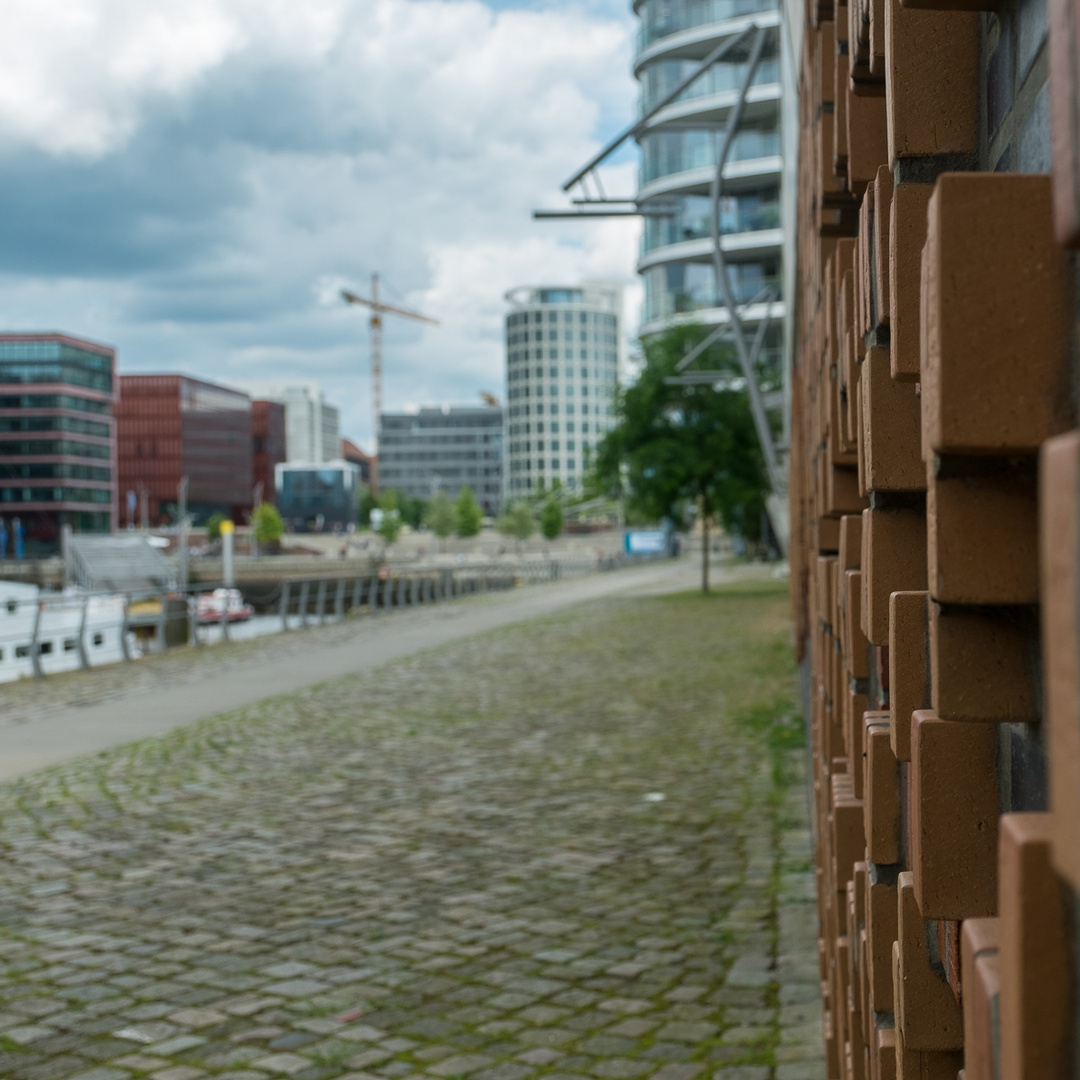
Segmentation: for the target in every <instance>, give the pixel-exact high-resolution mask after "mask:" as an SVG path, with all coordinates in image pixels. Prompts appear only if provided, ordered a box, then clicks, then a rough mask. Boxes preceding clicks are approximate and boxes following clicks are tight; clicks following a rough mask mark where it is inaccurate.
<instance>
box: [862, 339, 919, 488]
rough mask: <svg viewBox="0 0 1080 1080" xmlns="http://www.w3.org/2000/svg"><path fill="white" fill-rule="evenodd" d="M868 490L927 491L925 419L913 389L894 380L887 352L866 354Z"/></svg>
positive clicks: (876, 349) (876, 350) (864, 417)
mask: <svg viewBox="0 0 1080 1080" xmlns="http://www.w3.org/2000/svg"><path fill="white" fill-rule="evenodd" d="M860 385H861V387H862V394H863V399H862V401H863V408H862V423H863V440H864V451H863V452H864V454H865V468H866V486H867V487H868V488H869V489H870V490H871V491H924V490H925V489H926V466H925V465H924V464H923V460H922V450H921V416H920V407H919V399H918V398H917V397H916V396H915V387H914V386H912V385H911V384H910V383H903V382H897V381H896V380H894V379H893V377H892V372H891V366H890V361H889V350H888V349H883V348H879V347H877V346H874V347H872V348H870V349H868V350H867V352H866V359H865V360H864V361H863V365H862V377H861V380H860Z"/></svg>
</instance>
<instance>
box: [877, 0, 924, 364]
mask: <svg viewBox="0 0 1080 1080" xmlns="http://www.w3.org/2000/svg"><path fill="white" fill-rule="evenodd" d="M889 2H892V0H889ZM933 193H934V185H933V184H897V185H896V186H895V187H894V188H893V193H892V200H891V202H890V204H889V273H888V280H889V364H890V370H891V372H892V377H893V378H894V379H896V380H897V381H900V382H918V381H919V364H920V349H921V348H922V343H921V334H920V328H919V299H920V290H919V265H920V260H921V258H922V249H923V245H924V244H925V243H926V207H927V204H928V203H929V202H930V196H931V195H932V194H933Z"/></svg>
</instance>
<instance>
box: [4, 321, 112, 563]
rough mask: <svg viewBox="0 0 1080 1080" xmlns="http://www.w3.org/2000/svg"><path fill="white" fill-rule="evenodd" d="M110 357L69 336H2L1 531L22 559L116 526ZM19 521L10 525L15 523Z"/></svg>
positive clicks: (9, 552)
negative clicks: (73, 536)
mask: <svg viewBox="0 0 1080 1080" xmlns="http://www.w3.org/2000/svg"><path fill="white" fill-rule="evenodd" d="M115 388H116V353H115V351H114V350H113V349H110V348H109V347H108V346H106V345H98V344H96V343H94V342H91V341H84V340H82V339H80V338H76V337H71V336H69V335H67V334H52V333H50V334H0V517H2V518H3V519H4V524H3V527H0V532H3V533H5V534H6V535H7V536H8V537H10V538H11V539H10V541H9V542H8V544H7V549H6V551H4V552H0V557H3V556H5V555H6V556H8V557H10V556H11V555H12V554H13V552H14V537H15V534H16V532H18V533H19V534H20V542H21V544H23V546H24V551H25V554H26V555H28V556H37V555H48V554H52V553H54V552H56V551H58V550H59V547H60V530H61V526H63V525H70V526H71V528H72V529H73V530H74V531H76V532H101V533H107V532H109V531H110V530H111V529H112V528H113V526H114V524H115V522H116V504H117V497H116V492H117V487H116V426H115V421H114V419H113V400H114V393H115ZM16 518H17V519H18V524H17V526H16V524H15V519H16Z"/></svg>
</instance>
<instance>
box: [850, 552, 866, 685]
mask: <svg viewBox="0 0 1080 1080" xmlns="http://www.w3.org/2000/svg"><path fill="white" fill-rule="evenodd" d="M844 576H845V578H846V579H847V583H848V585H847V603H848V612H847V617H846V619H845V620H844V633H845V634H846V635H847V636H846V638H845V640H844V656H845V657H846V658H847V663H848V674H849V675H850V676H851V677H852V678H853V679H865V678H867V677H868V676H869V674H870V659H869V653H870V643H869V642H868V641H867V640H866V635H865V634H864V633H863V630H862V593H863V590H862V571H861V570H848V571H847V572H846V573H845V575H844Z"/></svg>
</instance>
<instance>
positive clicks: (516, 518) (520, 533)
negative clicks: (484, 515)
mask: <svg viewBox="0 0 1080 1080" xmlns="http://www.w3.org/2000/svg"><path fill="white" fill-rule="evenodd" d="M498 528H499V532H500V533H502V535H503V536H512V537H514V539H515V540H528V539H529V537H530V536H532V534H533V533H534V532H536V519H535V518H534V517H533V512H532V509H531V508H530V507H529V504H528V503H525V502H514V503H511V504H510V505H509V506H508V507H507V508H506V510H505V511H504V512H503V514H502V516H501V517H500V518H499V523H498Z"/></svg>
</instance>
